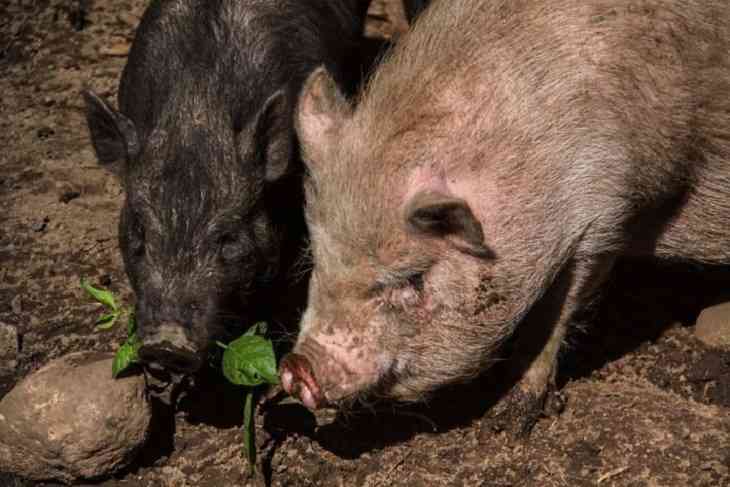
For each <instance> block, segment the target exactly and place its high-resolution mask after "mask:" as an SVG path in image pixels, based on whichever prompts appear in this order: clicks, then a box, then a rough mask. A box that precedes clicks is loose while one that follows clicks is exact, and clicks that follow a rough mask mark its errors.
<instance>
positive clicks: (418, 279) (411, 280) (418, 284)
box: [408, 272, 423, 294]
mask: <svg viewBox="0 0 730 487" xmlns="http://www.w3.org/2000/svg"><path fill="white" fill-rule="evenodd" d="M408 285H409V286H410V287H411V288H413V289H414V290H415V291H416V292H418V293H419V294H420V293H422V292H423V272H419V273H417V274H413V275H411V276H409V277H408Z"/></svg>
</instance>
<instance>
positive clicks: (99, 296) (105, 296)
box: [81, 279, 119, 311]
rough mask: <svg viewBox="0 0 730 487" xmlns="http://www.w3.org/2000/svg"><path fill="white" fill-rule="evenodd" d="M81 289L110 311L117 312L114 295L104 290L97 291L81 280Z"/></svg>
mask: <svg viewBox="0 0 730 487" xmlns="http://www.w3.org/2000/svg"><path fill="white" fill-rule="evenodd" d="M81 287H82V288H83V289H84V291H86V292H87V293H89V295H90V296H91V297H92V298H94V300H96V301H98V302H100V303H101V304H103V305H104V306H106V307H107V308H109V309H110V310H112V311H119V308H118V307H117V303H116V301H115V300H114V295H113V294H112V293H111V292H109V291H107V290H106V289H98V288H95V287H94V286H92V285H91V284H89V283H88V282H87V281H86V280H85V279H81Z"/></svg>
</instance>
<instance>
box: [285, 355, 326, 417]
mask: <svg viewBox="0 0 730 487" xmlns="http://www.w3.org/2000/svg"><path fill="white" fill-rule="evenodd" d="M279 375H280V377H281V385H282V386H283V387H284V390H285V391H286V392H287V394H289V395H291V396H292V397H296V398H297V399H299V400H300V401H301V402H302V404H304V405H305V406H306V407H308V408H309V409H317V408H319V407H322V406H324V404H325V400H324V397H323V395H322V392H321V388H320V387H319V385H318V384H317V381H316V379H315V378H314V372H313V369H312V365H311V363H310V362H309V359H307V357H305V356H304V355H300V354H297V353H289V354H287V355H286V356H285V357H284V358H283V359H282V361H281V364H280V366H279Z"/></svg>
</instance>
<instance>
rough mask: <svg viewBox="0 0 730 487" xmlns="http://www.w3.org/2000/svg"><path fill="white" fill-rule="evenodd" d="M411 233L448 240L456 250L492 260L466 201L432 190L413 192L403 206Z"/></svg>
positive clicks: (477, 223)
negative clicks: (411, 196)
mask: <svg viewBox="0 0 730 487" xmlns="http://www.w3.org/2000/svg"><path fill="white" fill-rule="evenodd" d="M405 216H406V223H407V225H408V229H409V230H410V231H411V232H416V233H419V234H424V235H428V236H432V237H441V238H446V239H448V240H450V241H451V242H452V243H454V245H456V247H457V248H458V249H459V250H461V251H463V252H466V253H468V254H471V255H475V256H478V257H492V256H493V254H492V252H491V251H490V250H489V249H488V248H487V247H486V246H485V245H484V232H482V225H481V223H479V220H477V219H476V217H475V216H474V214H473V213H472V211H471V208H469V205H468V204H467V203H466V201H464V200H462V199H459V198H454V197H453V196H449V195H445V194H442V193H439V192H434V191H421V192H419V193H417V194H416V195H415V196H413V198H412V199H411V201H410V202H409V203H408V204H407V205H406V209H405Z"/></svg>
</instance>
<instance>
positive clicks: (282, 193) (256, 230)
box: [84, 0, 368, 373]
mask: <svg viewBox="0 0 730 487" xmlns="http://www.w3.org/2000/svg"><path fill="white" fill-rule="evenodd" d="M367 3H368V2H367V1H364V0H336V1H327V0H310V1H307V2H303V1H301V0H239V1H233V0H212V1H211V0H170V1H164V2H163V1H160V0H156V1H153V2H152V3H151V4H150V5H149V7H148V9H147V11H146V12H145V13H144V16H143V18H142V21H141V23H140V25H139V28H138V30H137V34H136V38H135V40H134V43H133V45H132V48H131V51H130V54H129V59H128V61H127V65H126V67H125V68H124V72H123V74H122V78H121V82H120V86H119V99H118V101H119V111H116V110H114V109H113V108H111V106H110V105H109V104H107V103H106V102H105V101H103V100H102V99H101V98H99V97H98V96H97V95H95V94H94V93H92V92H91V91H86V92H84V98H85V101H86V114H87V119H88V125H89V130H90V133H91V139H92V142H93V145H94V149H95V151H96V154H97V157H98V159H99V161H100V163H101V164H103V165H105V166H107V167H110V168H112V169H114V170H115V172H117V173H118V174H119V175H120V177H121V179H122V182H123V185H124V188H125V191H126V199H125V203H124V206H123V208H122V211H121V218H120V222H119V241H120V247H121V251H122V254H123V257H124V263H125V267H126V271H127V274H128V276H129V279H130V281H131V284H132V287H133V289H134V291H135V293H136V295H137V305H136V310H135V313H136V319H137V322H138V326H139V334H140V337H141V339H142V341H143V346H142V348H141V349H140V357H141V358H142V360H144V361H146V362H147V363H149V364H155V365H157V366H161V367H162V368H165V369H168V370H171V371H174V372H183V373H190V372H193V371H195V370H197V369H198V368H199V367H200V366H201V364H202V363H203V358H204V356H205V355H204V354H205V351H206V349H207V347H208V345H209V343H211V341H212V338H213V337H215V336H218V335H220V334H221V333H222V332H223V331H224V328H225V327H224V326H223V320H222V319H221V318H222V316H225V315H226V314H227V313H228V312H229V310H233V309H235V310H236V311H237V312H241V310H243V314H238V316H239V317H240V318H241V319H243V317H245V316H247V315H246V313H245V310H247V309H248V310H251V309H252V308H253V305H257V306H256V308H257V309H260V308H261V306H260V304H261V301H260V300H261V294H262V293H261V292H260V291H261V289H264V288H265V287H266V286H264V284H267V283H270V282H271V281H272V279H273V278H274V276H276V275H277V274H278V273H279V270H280V268H281V267H282V264H284V265H286V262H287V260H286V258H285V252H287V251H288V250H291V248H293V247H296V237H297V235H301V233H302V232H303V228H304V225H303V217H302V215H301V207H302V201H301V189H300V186H301V182H300V174H301V163H300V162H299V159H298V155H297V152H298V151H297V148H296V138H295V134H294V130H293V126H292V119H293V115H292V114H293V108H294V106H295V103H296V97H297V94H298V92H299V89H300V87H301V85H302V83H303V81H304V79H305V77H306V76H307V75H308V74H309V73H310V72H311V71H312V70H313V68H314V67H315V66H317V65H320V64H323V63H324V64H325V65H326V66H327V67H328V69H329V70H331V71H332V72H333V73H335V75H334V76H335V78H336V79H337V82H338V83H339V85H340V86H341V87H342V88H343V89H344V90H345V91H350V92H351V91H352V90H353V89H354V88H353V87H354V85H355V83H356V77H355V76H354V75H351V74H348V73H350V72H353V73H356V74H359V72H358V70H351V69H348V66H350V65H355V64H356V63H353V61H354V60H356V59H357V53H358V42H359V39H360V34H361V31H362V27H363V20H364V16H365V10H366V8H367Z"/></svg>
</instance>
